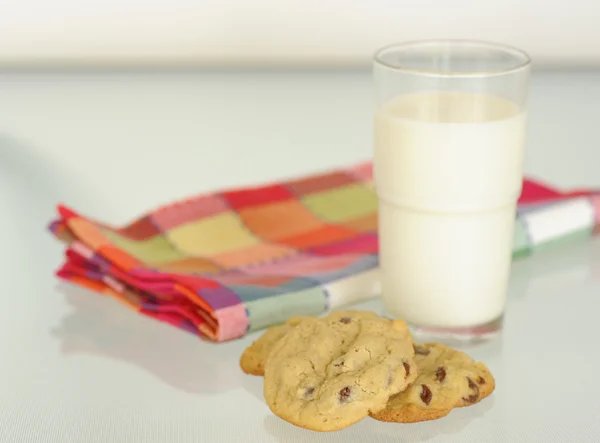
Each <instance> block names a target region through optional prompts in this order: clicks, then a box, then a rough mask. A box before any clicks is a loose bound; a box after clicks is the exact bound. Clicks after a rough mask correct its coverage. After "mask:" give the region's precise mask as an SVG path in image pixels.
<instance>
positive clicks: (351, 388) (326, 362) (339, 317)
mask: <svg viewBox="0 0 600 443" xmlns="http://www.w3.org/2000/svg"><path fill="white" fill-rule="evenodd" d="M413 355H414V349H413V346H412V339H411V336H410V332H409V330H408V328H407V326H406V324H405V323H404V322H403V321H393V320H389V319H386V318H382V317H379V316H377V315H376V314H374V313H371V312H362V311H345V312H334V313H332V314H330V315H328V316H327V317H324V318H305V319H303V320H302V321H300V322H299V323H298V324H297V325H296V326H295V327H293V328H291V329H290V330H289V331H288V332H287V333H285V334H284V336H283V337H281V338H280V339H279V340H278V341H276V343H275V344H274V346H273V349H272V350H271V352H270V353H269V354H268V358H267V360H266V362H265V374H264V375H265V381H264V396H265V400H266V403H267V405H268V406H269V408H270V409H271V411H272V412H273V413H274V414H275V415H277V416H278V417H280V418H282V419H284V420H286V421H288V422H290V423H292V424H294V425H296V426H300V427H302V428H306V429H312V430H315V431H335V430H339V429H343V428H345V427H347V426H350V425H351V424H353V423H356V422H358V421H359V420H361V419H363V418H364V417H366V416H367V415H368V414H369V413H377V412H379V411H380V410H382V409H383V408H385V406H386V404H387V401H388V399H389V397H390V396H391V395H394V394H396V393H398V392H400V391H403V390H404V389H406V388H407V386H408V385H409V384H410V383H412V382H413V381H414V380H415V378H416V376H417V367H416V365H415V363H414V361H413Z"/></svg>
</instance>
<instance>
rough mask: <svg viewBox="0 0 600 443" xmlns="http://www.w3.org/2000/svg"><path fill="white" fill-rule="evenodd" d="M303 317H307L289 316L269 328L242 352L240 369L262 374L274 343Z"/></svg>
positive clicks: (248, 372)
mask: <svg viewBox="0 0 600 443" xmlns="http://www.w3.org/2000/svg"><path fill="white" fill-rule="evenodd" d="M304 318H307V317H301V316H298V317H291V318H290V319H288V321H286V322H285V323H283V324H281V325H278V326H274V327H272V328H269V329H268V330H267V331H266V332H265V333H264V334H263V335H261V336H260V337H259V338H258V340H256V341H254V342H253V343H252V345H250V346H249V347H248V348H246V350H245V351H244V353H243V354H242V356H241V358H240V367H241V368H242V371H244V372H245V373H246V374H252V375H264V373H265V361H266V360H267V356H268V355H269V352H270V351H271V349H272V348H273V346H274V345H275V343H276V342H277V341H278V340H279V339H280V338H281V337H283V336H284V335H285V334H287V332H288V331H289V330H290V329H292V328H293V327H294V326H296V325H297V324H298V323H299V322H300V321H301V320H302V319H304Z"/></svg>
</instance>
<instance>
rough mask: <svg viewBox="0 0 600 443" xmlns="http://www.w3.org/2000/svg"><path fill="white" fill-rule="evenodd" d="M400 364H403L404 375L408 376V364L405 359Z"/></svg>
mask: <svg viewBox="0 0 600 443" xmlns="http://www.w3.org/2000/svg"><path fill="white" fill-rule="evenodd" d="M402 364H403V365H404V371H405V372H406V376H407V377H408V376H409V375H410V365H409V364H408V363H406V362H405V361H404V362H402Z"/></svg>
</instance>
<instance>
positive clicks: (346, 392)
mask: <svg viewBox="0 0 600 443" xmlns="http://www.w3.org/2000/svg"><path fill="white" fill-rule="evenodd" d="M351 393H352V390H351V389H350V386H346V387H345V388H342V389H341V390H340V392H339V396H340V403H348V401H350V394H351Z"/></svg>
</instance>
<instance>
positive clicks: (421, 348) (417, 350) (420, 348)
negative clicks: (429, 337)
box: [413, 345, 429, 355]
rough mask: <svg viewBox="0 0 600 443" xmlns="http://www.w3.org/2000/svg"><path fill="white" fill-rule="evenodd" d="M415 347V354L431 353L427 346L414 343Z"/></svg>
mask: <svg viewBox="0 0 600 443" xmlns="http://www.w3.org/2000/svg"><path fill="white" fill-rule="evenodd" d="M413 348H414V349H415V354H417V355H429V349H427V348H426V347H425V346H421V345H413Z"/></svg>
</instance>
